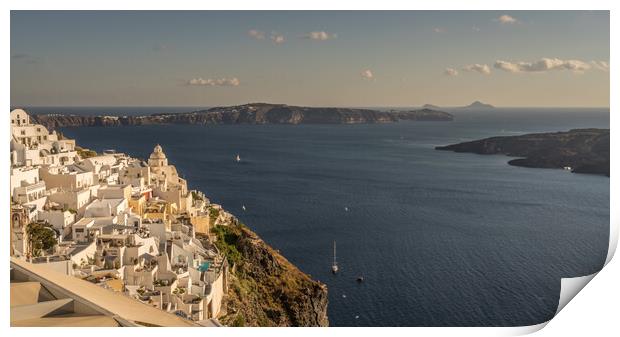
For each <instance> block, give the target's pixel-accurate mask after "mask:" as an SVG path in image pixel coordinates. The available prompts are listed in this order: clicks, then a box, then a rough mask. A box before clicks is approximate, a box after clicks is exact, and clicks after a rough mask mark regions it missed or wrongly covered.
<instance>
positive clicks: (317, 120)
mask: <svg viewBox="0 0 620 337" xmlns="http://www.w3.org/2000/svg"><path fill="white" fill-rule="evenodd" d="M32 119H33V120H34V121H35V122H36V123H38V124H41V125H44V126H45V127H47V128H48V129H56V128H62V127H82V126H131V125H153V124H191V125H209V124H372V123H395V122H398V121H400V120H412V121H452V120H454V116H453V115H452V114H450V113H447V112H444V111H439V110H434V109H428V108H423V109H418V110H390V111H381V110H373V109H356V108H330V107H325V108H319V107H300V106H290V105H286V104H270V103H253V104H244V105H237V106H227V107H213V108H209V109H206V110H197V111H191V112H179V113H154V114H146V115H136V116H109V115H95V116H94V115H76V114H72V115H66V114H57V113H54V114H39V115H34V116H33V117H32Z"/></svg>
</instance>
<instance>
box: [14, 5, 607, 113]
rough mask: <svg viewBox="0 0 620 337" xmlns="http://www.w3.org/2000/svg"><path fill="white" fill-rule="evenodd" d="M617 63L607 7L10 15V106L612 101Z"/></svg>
mask: <svg viewBox="0 0 620 337" xmlns="http://www.w3.org/2000/svg"><path fill="white" fill-rule="evenodd" d="M608 67H609V14H608V12H593V11H580V12H573V11H540V12H535V11H501V12H495V11H466V12H451V11H434V12H429V11H400V12H393V11H384V12H375V11H369V12H349V11H307V12H294V11H293V12H291V11H262V12H249V11H186V12H169V11H159V12H155V11H153V12H145V11H134V12H114V11H92V12H83V11H68V12H63V11H49V12H31V11H12V12H11V105H13V106H32V105H58V106H63V105H75V106H88V105H101V106H115V105H118V106H128V105H141V106H158V105H171V106H172V105H187V106H201V105H203V106H213V105H228V104H243V103H248V102H257V101H262V102H274V103H287V104H298V105H311V106H328V105H329V106H415V105H421V104H424V103H433V104H438V105H464V104H468V103H470V102H471V101H473V100H482V101H486V102H489V103H492V104H495V105H498V106H608V105H609V70H608Z"/></svg>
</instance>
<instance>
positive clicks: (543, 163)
mask: <svg viewBox="0 0 620 337" xmlns="http://www.w3.org/2000/svg"><path fill="white" fill-rule="evenodd" d="M609 146H610V145H609V129H573V130H570V131H566V132H552V133H532V134H526V135H521V136H506V137H491V138H485V139H481V140H475V141H471V142H464V143H459V144H453V145H447V146H438V147H436V148H435V149H436V150H446V151H454V152H470V153H476V154H504V155H507V156H511V157H523V158H518V159H513V160H511V161H509V162H508V164H510V165H514V166H523V167H534V168H563V169H566V170H570V171H571V172H574V173H591V174H602V175H606V176H608V177H609V161H610V152H609Z"/></svg>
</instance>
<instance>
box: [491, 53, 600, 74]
mask: <svg viewBox="0 0 620 337" xmlns="http://www.w3.org/2000/svg"><path fill="white" fill-rule="evenodd" d="M603 63H604V64H606V63H605V62H603ZM604 64H598V63H597V64H596V65H594V66H595V67H599V66H600V67H604ZM592 66H593V65H591V64H589V63H587V62H584V61H581V60H561V59H558V58H546V57H543V58H541V59H540V60H538V61H534V62H509V61H503V60H497V61H495V64H494V65H493V67H494V68H496V69H500V70H504V71H507V72H510V73H522V72H545V71H550V70H570V71H573V72H577V73H580V72H584V71H586V70H589V69H591V68H592Z"/></svg>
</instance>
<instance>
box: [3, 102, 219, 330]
mask: <svg viewBox="0 0 620 337" xmlns="http://www.w3.org/2000/svg"><path fill="white" fill-rule="evenodd" d="M10 115H11V146H10V149H11V178H10V189H11V255H12V256H13V257H14V258H18V259H21V260H25V261H27V262H29V263H32V264H36V265H40V266H45V267H46V268H48V269H49V270H54V271H56V272H59V273H62V274H65V275H70V276H73V277H76V278H79V279H82V280H85V282H91V283H94V284H96V285H98V286H100V287H103V288H106V289H108V290H109V291H111V292H116V293H121V294H124V295H126V296H129V297H131V298H133V299H135V300H136V301H140V302H142V303H144V304H147V305H149V306H152V307H155V308H158V309H161V310H163V311H166V312H169V313H173V314H175V315H177V316H180V317H182V318H185V319H187V320H192V321H198V322H199V321H205V320H210V319H213V318H217V317H218V315H220V314H222V312H223V306H222V302H223V298H224V295H225V294H226V292H227V276H228V269H229V266H228V264H227V260H226V258H225V257H224V256H222V254H220V252H219V251H218V249H217V248H216V246H215V244H214V242H215V239H216V238H215V236H214V235H213V234H212V233H210V231H209V229H210V228H212V227H213V226H215V225H219V224H222V225H225V224H226V223H228V222H229V221H230V218H231V215H230V214H228V213H226V212H225V211H223V210H222V209H221V207H220V206H219V205H215V204H211V203H210V202H209V200H208V199H207V198H206V197H205V195H204V194H203V193H201V192H199V191H193V190H188V187H187V181H186V180H185V179H183V178H181V177H180V176H179V174H178V173H177V170H176V168H175V167H174V166H173V165H170V164H169V163H168V159H167V158H166V155H165V153H164V150H163V149H162V147H161V146H159V145H156V146H155V147H154V149H153V152H152V153H151V155H150V157H149V158H148V161H147V162H144V161H141V160H138V159H135V158H131V157H129V156H127V155H125V154H122V153H116V152H115V151H113V150H106V151H104V153H103V154H96V153H95V152H94V151H90V150H87V149H82V148H80V147H78V146H76V143H75V140H71V139H65V138H64V137H62V136H61V135H59V134H58V133H56V132H55V131H53V132H51V133H50V132H49V131H48V130H47V129H46V128H45V127H44V126H42V125H38V124H32V123H31V121H30V117H29V115H28V114H27V113H26V111H24V110H22V109H15V110H13V111H11V114H10Z"/></svg>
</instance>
